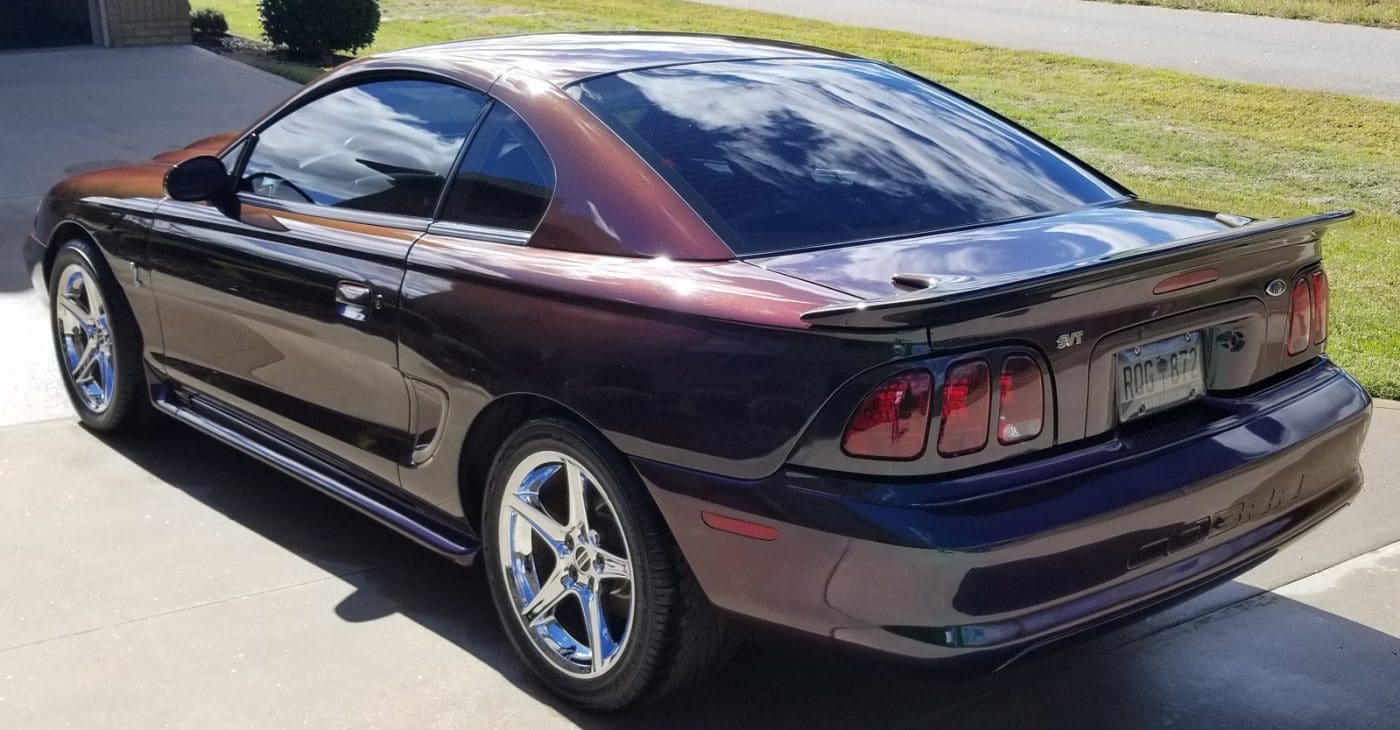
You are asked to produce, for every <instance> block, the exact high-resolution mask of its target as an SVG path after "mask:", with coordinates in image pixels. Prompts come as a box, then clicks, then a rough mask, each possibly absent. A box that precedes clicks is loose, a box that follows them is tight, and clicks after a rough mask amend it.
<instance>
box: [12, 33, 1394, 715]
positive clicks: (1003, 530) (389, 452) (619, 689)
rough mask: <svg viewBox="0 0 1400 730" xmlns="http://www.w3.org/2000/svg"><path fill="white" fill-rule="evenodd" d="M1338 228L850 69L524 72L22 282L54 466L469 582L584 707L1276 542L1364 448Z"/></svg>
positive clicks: (469, 56) (1324, 503)
mask: <svg viewBox="0 0 1400 730" xmlns="http://www.w3.org/2000/svg"><path fill="white" fill-rule="evenodd" d="M250 116H251V114H250ZM1350 216H1351V213H1350V212H1347V211H1339V212H1333V213H1323V214H1319V215H1313V216H1309V217H1306V218H1301V219H1297V220H1288V221H1286V220H1274V219H1255V218H1251V217H1246V216H1243V215H1238V214H1234V213H1220V212H1213V211H1204V210H1198V209H1193V208H1187V207H1180V206H1174V205H1167V204H1160V203H1153V202H1149V201H1146V200H1143V199H1140V198H1138V197H1137V196H1135V195H1134V194H1133V193H1132V192H1130V191H1129V190H1127V189H1126V188H1125V187H1123V186H1122V185H1120V184H1118V183H1116V182H1114V181H1113V180H1111V179H1109V178H1108V177H1107V176H1105V175H1104V174H1102V173H1100V172H1097V171H1096V170H1094V169H1092V168H1091V167H1090V166H1089V165H1087V164H1086V163H1084V162H1082V161H1080V160H1078V159H1076V158H1075V157H1073V156H1072V155H1070V154H1069V153H1067V152H1065V151H1064V150H1062V149H1059V148H1058V147H1056V146H1055V145H1053V144H1051V143H1050V142H1048V141H1046V140H1044V139H1042V138H1040V137H1038V136H1036V135H1035V134H1033V133H1031V132H1030V131H1028V130H1026V129H1024V128H1022V127H1021V126H1019V125H1017V124H1016V123H1014V122H1012V121H1010V120H1008V119H1006V118H1004V117H1002V116H1000V115H998V114H996V113H995V112H992V111H990V110H989V109H987V108H985V107H983V106H981V105H979V104H977V103H975V102H973V101H971V100H969V99H967V98H965V97H963V96H960V95H959V94H957V93H955V92H953V91H951V90H949V89H947V88H945V87H943V86H941V85H939V84H937V83H935V82H933V81H930V80H927V79H925V78H921V77H919V76H917V75H915V74H913V73H910V72H908V71H905V70H902V69H900V68H897V67H895V66H892V65H890V64H887V63H883V62H879V61H874V60H867V59H862V58H856V57H852V56H848V55H845V54H841V53H836V52H831V51H826V50H821V49H817V48H811V47H805V46H800V45H794V44H790V43H781V42H775V41H763V40H755V39H746V38H737V37H726V36H714V35H699V34H679V33H671V34H648V33H633V32H628V33H564V34H543V35H525V36H515V37H500V38H486V39H475V40H467V41H461V42H454V43H447V44H442V45H435V46H428V47H423V48H416V49H409V50H403V51H396V52H390V53H383V54H378V55H372V56H368V57H365V58H362V59H358V60H354V61H351V62H349V63H346V64H344V65H342V66H340V67H339V68H337V69H335V70H333V71H331V72H330V73H328V74H327V75H325V76H323V77H322V78H320V79H319V80H317V81H315V82H314V83H312V84H310V85H309V86H307V87H306V88H304V89H303V90H301V91H300V92H298V93H296V94H295V95H294V96H293V97H292V98H291V99H290V100H288V101H287V102H285V103H284V104H282V105H280V106H278V107H277V108H276V109H274V110H272V111H271V112H270V113H268V114H266V115H265V116H263V117H262V118H261V119H259V120H258V121H257V122H255V123H253V124H252V125H251V126H250V127H248V128H247V129H246V130H244V131H242V132H237V133H230V134H224V135H219V136H215V137H211V138H207V139H204V140H201V141H199V142H196V143H194V144H192V145H190V146H188V147H185V148H182V149H178V150H176V151H173V152H169V153H164V154H161V155H159V156H157V157H155V158H154V159H152V160H150V161H148V162H143V163H140V164H133V165H128V166H123V167H116V168H111V169H104V170H97V171H91V172H87V173H84V174H81V175H78V176H76V177H73V178H70V179H68V180H66V181H64V182H61V183H59V184H58V185H57V186H55V187H54V188H53V189H52V190H51V191H50V192H49V193H48V195H47V196H46V197H45V198H44V199H43V201H42V203H41V205H40V208H39V211H38V215H37V217H36V220H35V225H34V232H33V234H32V235H31V236H30V237H29V239H28V240H27V242H26V243H25V247H24V250H25V257H26V261H27V262H28V263H29V265H30V266H31V267H32V269H33V273H34V276H35V277H36V281H37V284H36V286H37V287H38V288H39V289H40V290H41V291H44V292H47V294H48V297H49V299H50V301H51V303H52V324H53V337H54V345H55V349H56V353H57V358H58V365H59V369H60V370H61V372H62V377H63V379H64V383H65V385H66V387H67V390H68V393H69V395H70V396H71V398H72V401H73V405H74V407H75V408H76V410H77V414H78V416H79V418H80V419H81V421H82V422H83V423H84V424H86V425H87V427H89V428H90V429H92V430H94V431H97V432H117V431H125V430H131V429H134V428H138V427H139V424H141V423H143V422H144V420H143V419H144V417H145V415H146V414H148V413H155V414H164V415H166V416H169V417H172V418H174V419H175V420H177V421H180V422H182V423H185V424H187V425H189V426H191V427H193V428H194V429H197V430H198V431H201V432H203V433H205V434H208V435H209V436H212V437H213V438H215V439H218V440H219V441H222V442H224V443H227V444H230V445H232V446H234V447H236V448H237V449H240V450H242V451H244V452H246V453H247V454H250V455H252V456H253V457H256V458H257V459H260V460H262V461H264V462H266V463H268V464H271V465H272V466H274V467H277V468H278V469H280V470H282V471H284V472H286V473H287V474H290V475H292V476H293V477H296V478H298V479H300V480H302V481H304V482H306V483H307V484H309V485H310V486H312V487H315V488H317V489H319V490H321V491H323V492H325V493H326V494H328V495H330V496H332V497H335V498H336V499H339V500H341V501H343V502H345V503H347V504H349V505H351V506H353V507H355V508H356V509H358V510H359V511H361V512H363V513H364V514H365V515H368V516H369V517H371V518H373V519H375V520H378V521H380V522H382V523H383V524H385V525H386V526H388V527H390V528H392V529H394V530H396V531H398V532H399V533H402V534H403V535H405V536H407V537H408V538H410V539H412V540H414V541H416V542H418V543H421V544H422V545H423V546H425V547H426V548H427V549H429V550H431V551H434V552H436V553H438V554H441V555H443V556H446V557H447V558H449V559H452V560H456V561H459V562H461V563H471V562H473V561H475V560H478V559H479V564H480V565H481V568H482V569H483V570H485V571H486V575H487V578H488V585H489V590H490V593H491V597H492V601H493V603H494V605H495V608H496V609H497V611H498V613H499V614H500V620H501V624H502V626H503V628H504V631H505V633H506V635H507V636H508V637H509V639H510V641H511V643H512V644H513V645H514V647H515V649H516V650H517V651H518V653H519V655H520V658H521V659H522V660H523V662H524V663H525V664H527V665H528V666H529V667H530V669H532V670H533V671H534V672H535V673H536V674H537V675H538V676H539V678H540V680H541V681H542V683H543V684H544V685H545V686H547V687H548V688H549V689H550V690H552V691H553V692H555V693H557V694H558V695H560V696H562V697H563V698H565V699H566V700H567V701H569V702H572V703H576V704H577V705H579V706H582V707H585V708H590V709H594V710H616V709H619V708H623V707H627V706H630V705H634V704H637V703H641V702H646V701H649V700H652V699H655V698H657V697H660V696H663V695H664V694H665V693H667V692H670V691H673V690H676V689H678V688H681V687H684V686H686V685H688V684H691V683H692V682H694V681H696V680H697V679H699V678H701V677H703V676H705V675H706V674H707V673H709V672H712V671H714V670H715V668H716V667H718V666H720V665H721V663H722V662H723V661H724V660H725V658H726V657H728V656H729V655H730V654H731V653H732V651H733V649H734V647H735V646H736V644H737V643H738V641H739V639H738V637H739V636H740V635H741V634H742V633H743V632H745V631H748V630H751V629H752V628H754V627H760V628H761V627H765V626H767V627H783V628H786V629H790V630H793V631H795V632H796V633H797V634H798V635H801V636H808V637H814V638H816V639H817V640H819V642H820V643H822V644H823V645H829V646H831V647H833V648H835V649H837V650H850V651H852V652H855V653H858V654H867V653H873V654H875V655H878V656H882V657H886V658H890V659H893V660H897V661H907V662H910V663H912V664H914V665H917V666H921V667H929V668H932V669H941V670H948V671H953V672H984V671H988V670H994V669H996V668H998V667H1000V666H1002V665H1004V664H1006V663H1008V662H1011V661H1014V660H1017V659H1018V658H1020V657H1022V656H1024V655H1025V654H1027V653H1028V652H1031V651H1033V650H1037V649H1039V648H1041V647H1042V646H1046V645H1049V644H1051V643H1054V642H1057V641H1060V640H1062V639H1065V638H1066V637H1069V636H1071V635H1075V634H1078V633H1080V632H1084V631H1086V630H1089V629H1093V628H1096V627H1102V626H1104V625H1105V624H1107V623H1108V622H1110V621H1115V620H1117V619H1120V618H1123V617H1126V616H1129V615H1135V614H1141V613H1142V612H1144V611H1145V610H1147V609H1150V608H1153V607H1157V606H1160V605H1163V604H1164V602H1167V601H1169V600H1171V599H1175V598H1178V597H1181V596H1183V595H1186V594H1187V593H1189V592H1191V591H1195V590H1198V589H1201V588H1204V587H1206V586H1210V585H1213V584H1216V583H1219V582H1221V581H1225V580H1228V579H1230V578H1231V577H1232V576H1235V575H1237V574H1238V573H1240V572H1241V571H1243V570H1246V569H1248V568H1250V567H1252V566H1254V565H1256V564H1257V563H1259V562H1260V561H1262V560H1264V559H1266V558H1268V557H1269V556H1270V555H1272V554H1274V553H1275V552H1276V551H1277V550H1278V549H1279V548H1280V547H1281V546H1283V545H1285V544H1287V543H1288V542H1290V541H1292V540H1294V539H1296V538H1297V537H1299V536H1300V535H1302V534H1304V533H1305V532H1307V531H1309V530H1311V529H1312V528H1314V527H1316V526H1317V525H1318V524H1319V523H1321V522H1322V521H1323V520H1325V519H1326V518H1327V517H1328V516H1329V515H1331V514H1333V513H1334V512H1336V511H1337V510H1339V509H1341V508H1342V507H1344V506H1345V505H1347V504H1348V503H1350V502H1351V501H1352V500H1353V499H1354V498H1355V496H1356V495H1357V493H1358V491H1359V490H1360V488H1361V484H1362V475H1361V469H1360V466H1359V463H1360V456H1359V455H1360V448H1361V444H1362V440H1363V438H1364V436H1365V433H1366V430H1367V426H1368V423H1369V419H1370V409H1371V402H1370V399H1369V397H1368V396H1367V393H1366V392H1365V390H1363V389H1362V388H1361V387H1360V386H1358V384H1357V383H1356V382H1355V381H1353V380H1352V379H1351V378H1350V377H1349V376H1348V375H1347V374H1346V373H1345V372H1344V371H1343V370H1341V369H1340V368H1339V367H1338V366H1337V365H1335V364H1334V363H1332V362H1331V361H1330V360H1329V359H1328V357H1327V356H1326V354H1325V353H1324V350H1325V345H1326V342H1327V339H1328V335H1329V328H1328V324H1329V322H1328V302H1329V299H1330V293H1329V292H1330V290H1329V284H1328V279H1327V275H1326V273H1325V272H1324V270H1323V267H1322V238H1323V235H1324V233H1325V231H1326V229H1327V228H1328V227H1329V226H1332V225H1335V224H1337V223H1339V222H1342V221H1344V220H1346V219H1347V218H1349V217H1350ZM838 653H839V651H838Z"/></svg>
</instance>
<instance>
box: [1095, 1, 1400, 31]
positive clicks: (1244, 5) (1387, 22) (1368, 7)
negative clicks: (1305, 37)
mask: <svg viewBox="0 0 1400 730" xmlns="http://www.w3.org/2000/svg"><path fill="white" fill-rule="evenodd" d="M1099 2H1110V3H1122V4H1125V5H1161V6H1163V7H1168V8H1186V9H1188V10H1214V11H1217V12H1222V13H1244V14H1246V15H1271V16H1273V17H1275V18H1299V19H1302V20H1321V21H1324V22H1327V23H1349V24H1351V25H1372V26H1375V27H1377V28H1400V0H1099Z"/></svg>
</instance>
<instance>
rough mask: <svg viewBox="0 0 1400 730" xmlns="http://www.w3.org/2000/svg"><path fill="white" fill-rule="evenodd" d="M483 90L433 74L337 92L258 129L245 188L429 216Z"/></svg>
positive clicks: (263, 193)
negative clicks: (439, 79)
mask: <svg viewBox="0 0 1400 730" xmlns="http://www.w3.org/2000/svg"><path fill="white" fill-rule="evenodd" d="M485 105H486V97H485V96H484V95H482V94H479V93H477V92H475V91H471V90H469V89H464V88H461V87H459V86H451V85H449V84H440V83H435V82H432V81H416V80H399V81H373V82H369V83H366V84H361V85H359V86H354V87H350V88H346V89H341V90H340V91H335V92H332V93H330V94H327V95H326V96H323V97H321V98H319V99H316V100H314V101H312V102H310V103H308V104H307V105H306V106H303V107H301V108H299V109H297V110H295V111H293V112H291V113H290V114H288V115H287V116H285V117H282V118H281V119H279V120H277V121H276V122H274V123H273V124H272V125H271V126H269V127H267V128H266V129H264V130H262V132H260V133H259V134H258V138H257V144H256V145H255V146H254V147H253V153H252V154H251V155H250V156H249V157H248V163H247V165H246V166H245V167H244V169H243V173H242V177H241V179H240V180H239V183H238V189H239V190H241V191H246V192H251V193H253V194H255V195H260V196H263V197H267V198H276V199H278V200H288V201H295V202H298V203H313V204H315V205H325V206H331V207H336V208H351V209H355V210H367V211H374V212H378V213H396V214H399V215H408V216H417V217H423V218H426V217H429V216H431V215H432V213H433V208H434V207H435V206H436V205H437V200H438V196H439V195H440V194H441V192H442V186H443V184H444V183H445V182H446V179H447V175H448V173H449V171H450V170H451V169H452V163H453V162H454V161H455V160H456V159H457V152H458V151H459V150H460V148H461V146H462V142H463V141H464V140H465V139H466V137H467V134H468V133H469V132H470V131H471V128H472V125H473V123H475V121H476V118H477V116H478V115H479V114H480V113H481V110H482V108H483V107H485Z"/></svg>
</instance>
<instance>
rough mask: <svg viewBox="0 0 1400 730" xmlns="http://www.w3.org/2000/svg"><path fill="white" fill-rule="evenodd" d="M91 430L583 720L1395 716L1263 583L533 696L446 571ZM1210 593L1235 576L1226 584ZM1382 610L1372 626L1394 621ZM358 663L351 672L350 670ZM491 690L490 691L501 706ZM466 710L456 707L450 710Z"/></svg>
mask: <svg viewBox="0 0 1400 730" xmlns="http://www.w3.org/2000/svg"><path fill="white" fill-rule="evenodd" d="M102 440H103V442H104V443H106V444H107V445H108V446H109V447H111V448H112V449H114V450H115V451H117V452H118V453H120V454H121V455H123V456H124V457H125V458H127V459H129V460H130V461H132V462H133V463H135V464H137V465H138V466H140V467H142V468H144V469H145V470H146V471H148V472H149V473H151V474H152V475H153V476H155V477H157V478H159V479H161V480H162V481H164V482H165V483H167V484H169V485H170V486H171V487H172V488H174V489H178V490H180V491H182V492H184V493H185V494H187V495H189V496H190V497H192V498H194V499H196V500H198V501H199V502H201V503H202V504H204V505H205V506H207V507H209V508H210V509H213V510H215V511H217V512H218V513H220V514H221V515H223V516H225V517H227V518H229V519H231V520H233V521H235V522H237V523H238V524H240V525H242V526H244V527H246V528H248V529H250V530H252V531H254V532H256V533H257V534H259V535H261V536H262V537H264V538H266V539H267V540H270V541H272V542H274V543H276V544H277V545H279V546H281V547H282V548H284V549H286V550H288V551H290V552H292V553H294V554H296V555H297V556H299V557H301V558H302V559H305V560H307V561H309V562H311V563H313V564H315V565H317V566H318V567H320V568H322V569H324V570H325V571H327V572H328V573H331V574H334V575H335V576H337V577H338V579H339V580H341V581H344V582H345V583H347V584H349V585H350V586H352V587H353V588H354V592H353V593H351V594H350V595H349V596H347V597H346V598H344V599H343V600H341V601H340V602H339V603H338V605H335V606H327V607H326V608H327V611H326V619H325V620H326V621H335V620H337V619H338V620H341V621H346V622H351V623H360V622H367V621H373V620H376V619H379V618H383V617H387V616H392V615H395V614H399V615H402V616H404V617H407V618H409V619H411V620H412V621H414V622H416V623H417V624H418V625H420V626H422V627H423V628H426V629H428V630H429V631H431V632H433V633H434V634H436V635H437V636H439V637H441V638H442V639H443V640H445V641H449V642H451V643H452V644H455V645H456V646H458V647H461V648H462V649H463V650H465V651H467V652H470V653H471V654H472V655H474V656H475V657H477V658H478V659H480V660H481V661H482V662H483V663H484V664H486V665H488V666H490V667H492V668H493V669H494V670H495V671H496V672H498V673H499V674H500V675H501V676H502V677H503V678H505V679H507V680H509V681H510V682H512V683H513V684H514V685H515V686H516V687H518V688H519V689H520V690H521V691H522V692H524V693H525V694H527V695H529V696H530V697H531V698H533V699H535V700H537V701H539V702H543V703H546V704H549V705H550V706H552V707H554V708H555V709H557V710H558V711H559V712H561V713H562V714H564V715H565V716H566V717H567V718H568V719H570V720H571V721H573V722H575V723H577V724H579V725H582V726H586V727H599V728H613V727H618V728H622V727H638V728H642V727H645V728H652V727H659V726H664V727H667V728H676V727H712V726H715V725H719V724H725V725H729V724H735V723H737V722H744V723H747V724H755V725H759V726H783V727H787V726H802V727H807V728H811V727H851V726H859V727H871V726H909V725H913V726H919V725H927V724H930V723H932V722H934V721H935V720H936V721H937V722H938V723H939V724H940V726H941V725H944V724H948V725H952V726H956V727H1003V726H1009V725H1012V724H1014V725H1017V726H1022V727H1065V726H1075V727H1125V726H1128V727H1132V726H1142V725H1147V724H1152V725H1157V724H1162V723H1165V722H1168V721H1170V722H1171V723H1172V724H1175V725H1178V726H1186V727H1198V726H1211V727H1232V726H1267V725H1271V726H1288V727H1302V726H1326V725H1331V724H1334V723H1337V722H1340V723H1342V724H1345V725H1348V726H1367V723H1371V725H1370V726H1386V725H1387V724H1388V723H1390V722H1393V720H1394V718H1395V717H1396V716H1400V693H1397V692H1395V687H1396V686H1400V639H1397V638H1396V637H1395V636H1392V635H1390V634H1387V633H1384V632H1383V631H1378V630H1376V629H1374V628H1371V627H1368V626H1365V625H1362V624H1360V623H1356V622H1353V621H1351V620H1348V619H1346V618H1342V617H1340V616H1337V615H1334V614H1331V613H1328V612H1326V611H1321V610H1318V609H1316V608H1313V607H1311V606H1309V605H1306V604H1303V603H1299V602H1296V601H1293V600H1290V599H1287V598H1284V597H1282V596H1278V595H1276V594H1264V595H1261V596H1257V597H1254V598H1248V599H1246V600H1243V601H1240V602H1239V603H1235V604H1233V605H1232V606H1230V607H1228V608H1225V609H1222V610H1219V611H1215V612H1214V613H1211V614H1209V615H1208V616H1206V617H1204V618H1202V619H1199V620H1195V621H1191V622H1190V623H1185V624H1181V625H1175V626H1173V625H1170V624H1164V625H1162V626H1160V627H1158V628H1159V629H1160V630H1158V631H1157V632H1156V633H1151V634H1149V635H1144V632H1143V631H1138V632H1137V636H1135V637H1131V638H1127V637H1125V636H1124V635H1123V634H1122V633H1121V630H1115V631H1110V632H1108V633H1107V634H1101V635H1099V636H1097V637H1096V638H1093V639H1090V640H1088V641H1085V642H1081V643H1080V644H1078V645H1076V646H1074V647H1070V648H1069V649H1068V650H1067V651H1061V652H1055V653H1052V654H1049V655H1046V656H1043V657H1038V658H1034V659H1030V660H1027V661H1025V662H1023V663H1020V664H1017V665H1013V666H1012V667H1010V668H1008V669H1007V670H1004V671H1002V672H1000V673H998V674H995V675H992V676H989V677H976V678H970V679H964V680H954V679H947V678H940V677H938V676H934V675H930V674H928V673H925V672H921V671H916V670H911V669H909V668H907V667H900V666H892V665H888V664H880V663H876V662H871V661H868V660H856V659H853V658H852V657H848V656H846V655H844V654H842V653H838V652H836V651H833V650H830V649H827V648H824V647H819V646H814V645H811V644H809V643H807V642H803V641H797V640H794V639H792V638H790V637H782V636H774V635H771V634H770V633H764V634H762V635H758V636H753V637H751V638H750V640H749V641H748V642H747V643H746V644H745V646H744V647H743V648H742V649H741V650H740V652H739V654H738V655H737V656H736V657H735V658H734V660H733V661H732V662H731V663H730V664H729V665H728V666H727V667H726V668H725V669H724V670H723V671H722V672H721V673H719V674H718V675H717V676H716V677H714V678H713V679H711V680H709V681H708V682H706V683H705V684H703V685H701V686H699V687H696V688H694V689H692V690H691V691H689V692H685V693H682V694H679V695H677V696H674V697H671V698H668V699H665V700H662V701H660V702H658V703H655V704H653V705H649V706H645V707H642V708H640V709H637V710H634V711H630V712H626V713H622V714H619V715H612V716H602V715H593V714H588V713H583V712H580V711H578V710H576V709H573V708H571V707H568V706H566V705H564V704H562V703H560V702H558V701H557V700H555V699H554V698H553V697H552V696H550V695H548V694H547V693H546V692H545V691H544V690H543V688H542V687H541V686H539V685H538V684H537V683H536V682H535V681H534V680H533V678H531V677H530V676H529V675H528V673H527V672H525V671H523V670H522V668H521V665H520V663H519V661H518V660H517V659H516V657H515V656H514V653H513V652H512V650H511V647H510V645H509V643H508V642H507V641H506V639H505V637H504V635H503V634H502V632H501V629H500V626H499V625H498V623H497V619H496V616H495V613H494V611H493V609H492V606H491V602H490V599H489V596H488V595H487V587H486V582H485V579H484V574H483V573H482V571H481V570H480V569H479V568H462V567H460V566H457V565H454V564H452V563H450V562H448V561H446V560H443V559H440V558H438V557H436V556H433V555H432V554H430V553H428V552H426V551H424V550H422V549H420V548H418V547H417V546H415V545H413V544H411V543H409V542H408V541H407V540H405V539H403V538H400V537H398V536H397V535H394V534H393V533H391V532H390V531H388V530H387V529H385V528H383V527H381V526H379V525H377V524H375V523H374V522H372V521H371V520H369V519H366V518H364V517H363V516H360V515H358V514H356V513H354V512H353V511H352V510H350V509H349V508H347V507H344V506H341V505H339V504H338V503H336V502H334V501H333V500H331V499H328V498H326V497H324V496H322V495H320V494H318V493H316V492H315V491H314V490H312V489H309V488H306V487H304V486H302V485H301V484H299V483H297V482H295V481H293V480H292V479H290V478H288V477H285V476H283V475H282V474H280V473H279V472H276V471H275V470H273V469H271V468H269V467H266V466H264V465H262V464H261V463H259V462H256V461H254V460H253V459H251V458H248V457H245V456H243V455H242V454H239V453H237V452H235V451H233V450H232V449H230V448H227V447H225V446H223V445H221V444H218V443H215V442H213V441H212V440H210V439H208V438H206V437H204V436H203V435H200V434H198V433H195V432H193V431H191V430H189V429H187V428H184V427H183V426H180V425H178V424H175V423H174V422H169V421H166V420H165V419H157V422H156V423H154V424H153V425H152V427H151V428H150V429H148V431H147V432H145V433H143V434H140V435H137V436H132V437H125V438H103V439H102ZM1217 590H1236V591H1239V593H1240V595H1241V596H1244V595H1247V594H1248V593H1250V592H1252V590H1250V589H1247V587H1245V586H1243V585H1242V584H1231V585H1227V586H1223V587H1221V588H1219V589H1217ZM1395 628H1396V627H1395V626H1394V625H1393V624H1392V625H1391V626H1390V629H1391V630H1392V631H1394V630H1395ZM366 671H369V670H368V669H367V670H366ZM509 701H510V700H509V699H507V698H503V699H502V702H503V703H505V702H509ZM468 712H469V710H468Z"/></svg>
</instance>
